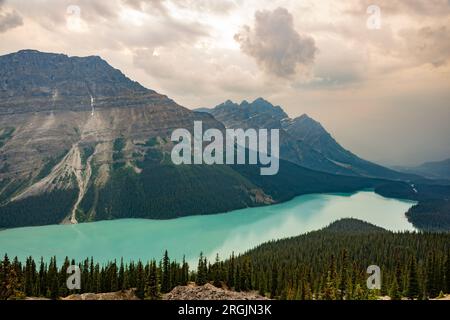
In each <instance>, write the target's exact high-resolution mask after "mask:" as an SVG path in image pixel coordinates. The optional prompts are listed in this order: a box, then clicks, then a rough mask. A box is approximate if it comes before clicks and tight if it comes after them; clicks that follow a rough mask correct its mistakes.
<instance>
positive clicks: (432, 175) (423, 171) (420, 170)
mask: <svg viewBox="0 0 450 320" xmlns="http://www.w3.org/2000/svg"><path fill="white" fill-rule="evenodd" d="M395 169H397V170H399V171H403V172H406V173H410V174H418V175H421V176H423V177H426V178H429V179H449V180H450V159H447V160H443V161H436V162H426V163H424V164H422V165H420V166H417V167H396V168H395Z"/></svg>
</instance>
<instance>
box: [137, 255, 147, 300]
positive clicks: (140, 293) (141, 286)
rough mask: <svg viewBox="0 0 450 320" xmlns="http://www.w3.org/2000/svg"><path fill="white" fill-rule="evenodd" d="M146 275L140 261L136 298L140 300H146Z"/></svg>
mask: <svg viewBox="0 0 450 320" xmlns="http://www.w3.org/2000/svg"><path fill="white" fill-rule="evenodd" d="M145 280H146V279H145V273H144V267H143V265H142V262H141V261H139V262H138V264H137V266H136V296H137V297H138V298H139V299H144V297H145V292H144V290H145Z"/></svg>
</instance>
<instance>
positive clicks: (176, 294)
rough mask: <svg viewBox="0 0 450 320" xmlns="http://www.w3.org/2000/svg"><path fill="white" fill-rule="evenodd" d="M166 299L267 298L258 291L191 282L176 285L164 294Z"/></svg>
mask: <svg viewBox="0 0 450 320" xmlns="http://www.w3.org/2000/svg"><path fill="white" fill-rule="evenodd" d="M163 299H164V300H267V298H265V297H263V296H260V295H258V294H256V292H236V291H230V290H225V289H220V288H217V287H215V286H213V285H211V284H209V283H207V284H205V285H204V286H196V285H195V284H189V285H187V286H184V287H176V288H175V289H173V290H172V292H170V293H167V294H165V295H164V296H163Z"/></svg>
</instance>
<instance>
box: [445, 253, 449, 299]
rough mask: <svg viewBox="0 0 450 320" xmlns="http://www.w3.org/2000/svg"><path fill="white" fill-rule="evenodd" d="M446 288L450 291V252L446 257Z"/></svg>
mask: <svg viewBox="0 0 450 320" xmlns="http://www.w3.org/2000/svg"><path fill="white" fill-rule="evenodd" d="M444 269H445V271H444V272H445V289H446V292H447V293H450V252H449V253H448V254H447V258H446V259H445V268H444Z"/></svg>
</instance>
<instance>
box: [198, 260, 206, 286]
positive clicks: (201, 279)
mask: <svg viewBox="0 0 450 320" xmlns="http://www.w3.org/2000/svg"><path fill="white" fill-rule="evenodd" d="M207 277H208V270H207V262H206V258H203V252H201V253H200V258H199V259H198V266H197V280H196V284H197V285H198V286H203V285H205V284H206V282H207V281H208V280H207Z"/></svg>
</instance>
